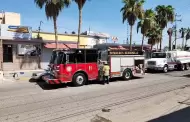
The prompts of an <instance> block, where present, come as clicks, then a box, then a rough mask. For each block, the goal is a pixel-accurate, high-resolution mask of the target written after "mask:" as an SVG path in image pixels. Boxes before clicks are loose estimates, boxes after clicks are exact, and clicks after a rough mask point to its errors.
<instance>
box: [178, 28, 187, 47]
mask: <svg viewBox="0 0 190 122" xmlns="http://www.w3.org/2000/svg"><path fill="white" fill-rule="evenodd" d="M179 32H180V33H181V38H182V39H183V40H182V44H181V47H182V50H183V49H184V42H185V34H186V32H187V29H186V28H181V29H179Z"/></svg>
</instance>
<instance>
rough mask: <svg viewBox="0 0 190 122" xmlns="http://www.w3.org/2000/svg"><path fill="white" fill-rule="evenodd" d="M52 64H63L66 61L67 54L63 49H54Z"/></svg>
mask: <svg viewBox="0 0 190 122" xmlns="http://www.w3.org/2000/svg"><path fill="white" fill-rule="evenodd" d="M50 63H51V64H63V63H65V54H64V52H61V51H53V53H52V56H51V60H50Z"/></svg>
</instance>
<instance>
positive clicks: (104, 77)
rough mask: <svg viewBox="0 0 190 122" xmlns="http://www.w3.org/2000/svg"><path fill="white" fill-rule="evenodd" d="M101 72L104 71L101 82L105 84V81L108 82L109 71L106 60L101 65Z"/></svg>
mask: <svg viewBox="0 0 190 122" xmlns="http://www.w3.org/2000/svg"><path fill="white" fill-rule="evenodd" d="M103 72H104V76H103V84H105V83H107V84H109V72H110V66H109V65H108V63H107V62H105V63H104V66H103Z"/></svg>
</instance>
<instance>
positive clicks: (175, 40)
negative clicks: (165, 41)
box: [172, 13, 182, 49]
mask: <svg viewBox="0 0 190 122" xmlns="http://www.w3.org/2000/svg"><path fill="white" fill-rule="evenodd" d="M177 17H181V15H178V14H177V13H176V14H175V20H174V21H175V25H174V27H173V29H174V32H175V39H174V43H175V44H174V45H175V49H176V46H177V21H180V22H181V21H182V20H181V19H179V20H178V19H177ZM174 45H173V46H172V49H174Z"/></svg>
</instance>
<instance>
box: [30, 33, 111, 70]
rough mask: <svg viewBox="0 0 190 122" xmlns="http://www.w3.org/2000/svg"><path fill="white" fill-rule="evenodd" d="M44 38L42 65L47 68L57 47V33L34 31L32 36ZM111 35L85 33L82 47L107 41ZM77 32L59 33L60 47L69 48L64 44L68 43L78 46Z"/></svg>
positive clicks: (82, 38)
mask: <svg viewBox="0 0 190 122" xmlns="http://www.w3.org/2000/svg"><path fill="white" fill-rule="evenodd" d="M39 37H40V39H41V40H42V55H41V67H42V69H46V68H47V67H48V64H49V61H50V57H51V54H52V51H53V49H55V35H54V33H49V32H40V33H39V32H37V31H33V32H32V38H33V39H37V38H39ZM108 38H109V37H106V38H105V37H104V36H100V35H87V34H84V33H83V35H81V36H80V43H79V47H80V48H92V47H93V46H94V45H95V44H99V43H105V42H106V41H105V39H108ZM77 40H78V35H77V34H58V47H60V48H67V47H65V46H64V45H63V43H64V44H67V45H68V46H69V47H70V48H77Z"/></svg>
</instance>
